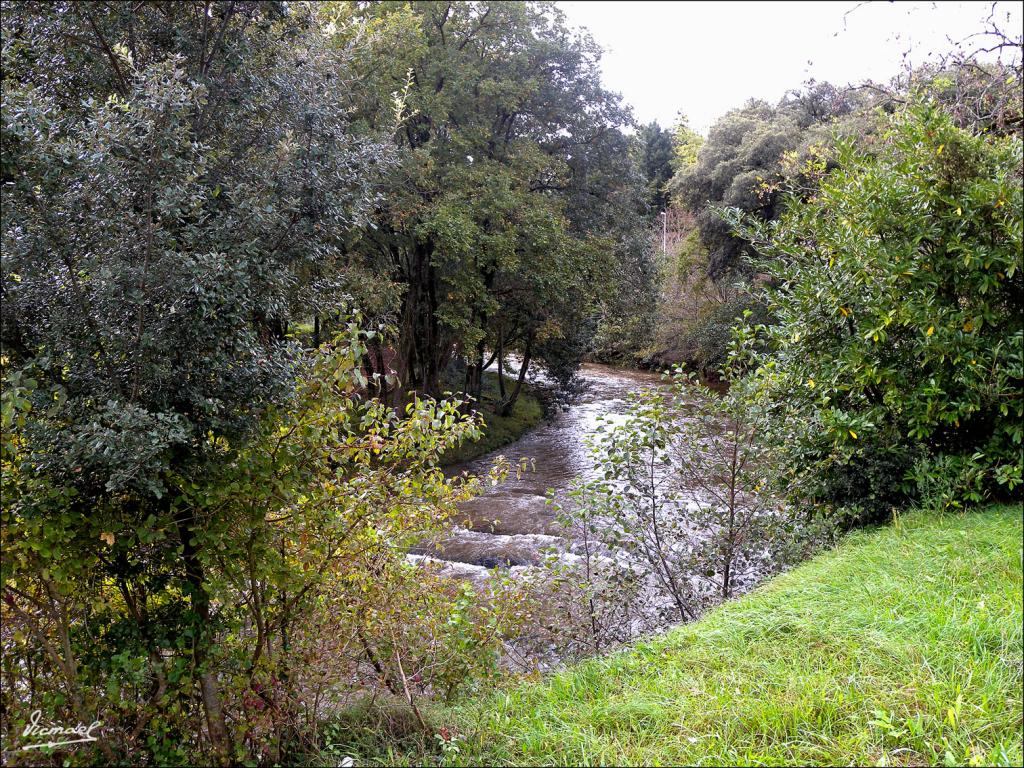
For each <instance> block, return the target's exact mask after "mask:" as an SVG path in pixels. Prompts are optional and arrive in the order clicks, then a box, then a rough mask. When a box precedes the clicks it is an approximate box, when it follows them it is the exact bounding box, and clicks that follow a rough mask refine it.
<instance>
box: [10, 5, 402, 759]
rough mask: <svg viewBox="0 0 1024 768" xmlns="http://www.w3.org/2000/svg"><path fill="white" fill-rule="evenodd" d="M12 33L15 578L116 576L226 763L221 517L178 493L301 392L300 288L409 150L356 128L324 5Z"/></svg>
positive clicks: (30, 14) (116, 15)
mask: <svg viewBox="0 0 1024 768" xmlns="http://www.w3.org/2000/svg"><path fill="white" fill-rule="evenodd" d="M3 37H4V48H3V65H4V66H3V70H4V80H3V101H4V109H3V122H2V136H3V164H2V166H3V174H4V177H3V185H2V211H3V212H2V237H3V261H2V284H0V285H2V299H3V301H2V314H0V321H2V324H0V339H2V345H3V360H4V368H5V370H6V371H7V372H8V373H9V374H10V376H11V377H13V378H10V379H8V381H7V383H6V384H5V410H8V411H9V413H10V414H13V413H14V412H15V411H14V410H10V409H11V408H14V409H15V410H17V412H18V413H21V414H22V415H24V414H25V413H28V414H30V416H29V417H27V418H25V419H24V420H23V423H22V424H21V426H20V428H19V430H18V433H17V435H16V437H15V438H13V439H14V440H15V442H14V443H12V444H11V445H10V446H9V448H10V451H9V453H8V455H7V458H8V459H9V462H8V463H7V464H6V465H5V483H4V505H3V515H4V520H3V523H4V535H5V544H6V545H7V546H8V547H11V548H12V549H13V550H14V551H16V552H17V553H18V554H17V555H15V556H14V558H13V559H12V560H10V561H9V560H7V559H6V558H5V571H4V580H5V589H6V590H8V591H6V592H5V595H6V596H7V597H9V598H10V599H11V600H14V599H15V597H14V596H15V595H17V599H19V600H28V601H29V603H30V604H31V607H28V606H26V607H25V610H35V609H36V608H37V607H38V606H39V605H41V606H43V610H46V611H59V607H60V605H61V604H65V603H67V601H77V597H76V596H75V594H74V590H75V589H76V587H77V586H80V585H81V584H82V583H84V582H95V581H97V580H98V581H107V580H109V583H110V584H116V585H117V586H118V588H119V589H120V590H121V594H122V599H123V601H124V606H125V607H126V609H127V614H126V615H124V616H122V617H120V620H123V621H125V622H126V623H127V624H126V625H127V626H129V627H130V629H129V630H126V631H129V632H131V633H133V634H134V635H135V636H136V637H138V638H141V639H140V642H141V645H142V647H143V648H144V649H145V654H144V655H143V658H144V659H148V661H147V662H144V663H146V664H149V670H150V673H151V674H152V675H153V676H154V677H153V679H154V680H157V679H159V675H160V674H161V670H164V669H165V668H166V667H165V663H164V660H163V658H164V657H163V656H162V654H163V653H165V652H170V653H172V654H178V655H182V654H188V655H189V656H190V658H191V660H192V664H193V666H194V668H195V670H196V676H195V678H194V682H195V685H196V687H197V690H198V691H199V695H200V697H201V700H202V704H203V708H204V711H205V719H206V726H207V729H206V730H207V736H208V738H209V740H210V742H211V743H212V745H213V754H214V756H215V757H216V759H218V760H220V761H224V760H228V759H229V754H230V750H231V743H230V738H229V733H228V731H227V726H226V723H225V718H224V711H223V705H222V701H221V696H220V692H219V690H218V689H219V681H218V678H217V676H216V675H215V674H214V673H213V671H212V670H211V668H210V666H209V664H208V661H209V651H210V649H211V647H212V646H213V644H214V643H215V637H216V621H215V609H214V605H213V604H212V603H211V586H210V583H209V578H210V577H209V562H208V561H207V559H206V557H205V554H204V550H205V548H206V547H207V546H209V545H210V539H209V537H210V536H211V534H210V532H209V530H208V525H210V524H211V522H216V516H215V515H214V516H213V517H212V518H209V517H206V516H205V515H204V513H205V510H200V509H198V508H197V507H195V506H194V505H191V504H189V503H187V502H186V501H185V495H184V494H185V492H186V489H187V488H189V487H190V485H191V484H192V483H195V482H198V478H201V477H202V476H203V475H204V474H205V473H206V471H207V470H208V466H209V464H210V463H211V462H213V463H216V462H218V461H220V460H222V459H223V456H222V453H223V446H224V445H228V446H235V447H237V446H240V445H244V444H245V442H246V441H247V439H249V437H250V436H251V435H252V434H253V432H254V430H255V429H256V428H257V426H258V425H259V424H260V420H261V418H262V416H263V414H264V413H265V411H266V409H267V408H269V407H270V406H272V405H274V404H276V403H280V402H282V401H283V400H284V399H286V398H287V397H288V396H289V394H290V392H291V390H292V385H293V381H294V370H293V363H294V349H293V347H292V345H291V344H290V343H289V342H288V340H287V338H286V334H287V324H288V319H289V313H290V311H291V307H292V304H293V302H294V297H295V294H296V289H297V288H298V286H299V283H300V282H301V281H302V279H303V277H304V275H306V274H308V272H309V271H310V269H311V268H312V267H313V266H315V265H318V264H324V263H327V262H330V261H331V260H333V259H335V258H336V257H337V255H338V253H339V249H340V247H341V243H342V241H343V239H344V237H345V234H346V232H348V231H350V230H351V229H352V228H353V227H354V226H357V225H358V224H360V223H361V222H363V221H365V219H366V217H367V215H368V213H369V211H370V210H371V208H372V207H373V205H374V204H375V202H376V200H375V196H374V193H373V189H372V185H373V183H374V180H375V179H376V178H377V177H378V173H379V168H381V167H383V166H385V165H387V163H388V158H389V152H388V151H387V149H386V148H385V147H384V146H383V145H382V144H380V143H379V142H375V141H373V140H368V139H360V138H358V137H356V136H354V135H352V133H351V132H350V131H349V124H348V121H347V119H346V116H345V115H346V110H347V101H348V96H349V92H348V86H347V85H346V81H345V79H344V78H340V77H337V76H336V75H335V74H334V73H337V72H339V71H343V70H344V68H345V66H346V61H347V60H348V59H349V58H351V57H352V56H354V51H353V50H352V49H349V48H345V47H335V48H329V47H328V46H326V45H325V37H324V36H323V35H322V34H321V32H320V29H319V27H318V25H317V23H316V18H315V16H314V15H313V14H312V13H311V12H310V9H309V8H307V7H303V6H298V7H290V6H287V5H285V4H283V3H281V4H277V3H228V4H209V3H175V4H164V3H137V4H120V3H110V4H107V3H88V4H79V3H58V4H47V3H38V4H36V3H26V4H5V7H4V14H3ZM16 382H25V385H24V387H22V386H21V384H18V383H16ZM29 382H30V383H31V384H29ZM8 387H10V390H8ZM19 387H21V388H20V389H19ZM9 391H10V393H11V397H12V398H17V399H15V400H12V401H11V405H8V403H7V400H6V398H7V397H8V393H9ZM15 392H20V393H21V394H18V395H15V394H13V393H15ZM11 418H14V417H13V415H11ZM8 472H9V474H8ZM8 563H11V567H12V568H13V567H15V564H17V567H18V570H17V571H15V572H12V571H9V570H8ZM15 574H16V576H15ZM147 595H149V597H147ZM33 601H36V602H33ZM75 604H76V605H79V606H80V603H77V602H76V603H75ZM158 605H161V606H163V607H162V608H158V607H157V606H158ZM54 615H57V614H54ZM62 615H64V616H65V618H66V617H67V614H62ZM62 628H63V637H64V639H68V632H69V631H70V629H71V628H70V627H68V626H67V625H66V622H65V624H64V625H62ZM168 649H169V651H168ZM67 651H68V648H67V647H65V648H64V649H63V652H62V656H63V660H62V661H61V663H60V667H61V669H62V670H63V673H64V674H63V677H64V681H63V685H64V687H65V690H66V691H67V692H68V696H69V699H67V700H69V701H70V702H71V705H72V710H73V714H71V715H70V719H72V720H74V719H82V720H84V721H86V722H88V721H91V719H92V718H89V717H85V716H84V714H82V713H81V712H80V708H81V707H82V706H84V702H83V700H82V698H81V697H80V695H79V692H80V691H81V690H82V689H81V688H80V687H79V685H80V683H82V682H87V681H82V680H78V679H76V678H77V675H78V672H81V669H78V670H77V671H76V665H75V664H74V662H73V660H72V659H71V658H70V657H68V654H67ZM156 689H157V686H156V684H155V683H154V690H156ZM55 701H58V700H55ZM58 703H59V702H58ZM144 726H145V721H140V722H139V723H137V724H136V725H135V726H133V727H138V728H140V729H141V728H142V727H144Z"/></svg>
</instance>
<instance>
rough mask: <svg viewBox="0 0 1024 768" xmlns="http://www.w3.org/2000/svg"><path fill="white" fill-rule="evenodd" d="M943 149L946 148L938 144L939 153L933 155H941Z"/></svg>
mask: <svg viewBox="0 0 1024 768" xmlns="http://www.w3.org/2000/svg"><path fill="white" fill-rule="evenodd" d="M945 148H946V145H945V144H939V151H938V152H936V153H935V154H936V155H941V154H942V150H944V149H945Z"/></svg>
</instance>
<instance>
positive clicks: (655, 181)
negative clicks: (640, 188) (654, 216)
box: [637, 122, 674, 211]
mask: <svg viewBox="0 0 1024 768" xmlns="http://www.w3.org/2000/svg"><path fill="white" fill-rule="evenodd" d="M672 138H673V134H672V132H671V131H668V130H665V129H664V128H662V127H661V126H660V125H658V123H657V122H653V123H648V124H647V125H645V126H643V127H642V128H641V129H640V132H639V133H638V134H637V143H638V153H639V155H640V157H639V164H640V168H641V170H642V171H643V174H644V178H646V179H647V190H648V201H649V202H648V204H649V205H650V207H651V208H652V209H653V210H654V211H664V210H665V209H666V208H667V207H668V191H667V190H666V189H665V185H666V184H667V183H668V180H669V179H671V178H672V163H673V158H674V146H673V141H672Z"/></svg>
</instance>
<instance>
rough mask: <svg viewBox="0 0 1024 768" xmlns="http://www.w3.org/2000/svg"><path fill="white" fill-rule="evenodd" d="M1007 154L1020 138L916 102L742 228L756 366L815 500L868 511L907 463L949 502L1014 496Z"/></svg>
mask: <svg viewBox="0 0 1024 768" xmlns="http://www.w3.org/2000/svg"><path fill="white" fill-rule="evenodd" d="M1021 160H1022V157H1021V140H1020V138H1019V137H1017V136H1012V135H1011V136H1004V137H990V136H986V135H983V134H980V135H979V134H973V133H971V132H968V131H965V130H962V129H960V128H957V127H956V126H955V125H954V123H953V120H952V119H951V118H950V116H949V115H948V114H947V113H946V112H945V111H944V110H943V109H941V108H939V107H937V106H936V105H935V104H934V102H931V101H927V100H926V101H925V102H924V103H923V104H920V105H916V106H914V107H913V108H910V109H907V110H906V111H904V112H901V113H899V114H898V115H897V116H895V117H894V118H892V119H891V121H890V124H889V126H888V129H887V131H886V132H885V134H884V136H883V139H882V142H881V144H880V145H876V146H875V147H874V153H873V154H867V153H866V152H864V151H863V150H860V149H858V148H857V147H856V146H854V145H853V143H852V142H846V143H844V144H842V145H841V147H840V149H839V152H838V157H837V160H836V162H837V163H838V166H839V167H838V168H837V169H836V170H835V171H833V172H832V173H831V174H830V175H828V176H827V177H826V178H825V179H824V181H823V182H822V184H821V186H820V189H819V190H818V191H817V192H815V193H814V194H813V195H812V196H811V197H809V198H806V199H802V198H792V199H790V200H789V202H788V207H787V209H786V212H785V214H784V215H783V216H782V218H781V219H779V220H778V221H777V222H774V223H771V224H758V223H756V222H751V221H750V220H749V219H747V220H746V223H745V224H743V225H742V226H741V227H740V231H741V232H742V234H743V236H744V237H746V238H749V239H750V240H751V241H753V242H754V243H755V246H756V248H757V249H758V250H759V251H760V252H761V253H763V254H765V257H766V258H765V259H763V260H760V261H759V262H758V266H759V267H760V268H762V269H764V270H766V271H768V272H769V273H770V274H771V275H772V276H773V278H774V280H775V284H776V285H777V286H778V288H777V289H769V290H768V291H767V292H766V299H767V301H768V302H769V304H770V307H771V310H772V312H773V314H774V316H775V318H776V319H777V322H778V324H777V325H775V326H772V327H770V328H769V329H767V330H766V334H767V343H768V350H769V351H768V352H767V353H766V355H765V357H764V358H763V360H762V363H761V366H760V367H759V368H758V369H757V371H756V373H755V374H754V376H755V378H756V379H757V382H758V384H759V387H760V392H761V394H760V396H761V397H763V398H766V399H767V400H769V401H770V402H772V403H773V404H774V406H773V407H775V408H776V409H777V410H778V423H780V424H788V425H789V427H787V428H795V429H796V430H797V434H793V435H790V436H789V439H787V440H786V444H787V445H788V446H789V447H790V448H791V454H790V458H789V468H790V473H791V474H792V477H794V478H795V477H800V476H803V477H804V478H805V479H806V480H807V482H808V483H809V485H808V486H807V487H811V488H813V490H812V494H813V495H815V496H817V497H818V498H822V499H827V500H831V501H834V502H837V503H841V504H846V505H861V507H862V511H863V512H864V513H865V514H866V515H868V516H870V517H872V518H877V517H880V516H883V515H885V514H886V513H887V512H888V511H889V509H890V508H891V507H892V506H893V505H894V504H897V503H899V502H900V501H901V499H904V498H905V494H906V492H907V491H908V490H912V488H910V489H908V488H907V486H906V481H907V480H908V479H910V477H909V475H910V473H911V470H912V469H913V467H914V465H915V462H922V461H923V462H925V463H924V464H919V465H918V466H919V470H921V471H919V472H918V474H919V475H921V474H923V475H928V474H929V473H930V472H933V471H934V469H932V470H929V468H928V462H936V461H938V462H940V463H941V464H942V466H943V467H945V469H944V470H943V471H945V472H947V473H952V475H953V476H954V477H955V478H956V483H955V486H956V487H955V490H956V493H955V495H954V496H953V497H951V498H950V499H948V501H949V502H951V503H960V502H963V501H978V500H981V499H982V498H985V497H986V496H989V495H992V494H996V495H1005V494H1010V493H1019V488H1020V484H1021V465H1020V451H1021V442H1022V433H1024V427H1022V421H1021V417H1022V415H1024V398H1022V397H1021V391H1022V389H1021V387H1022V384H1024V367H1022V366H1024V350H1022V345H1024V306H1022V299H1021V297H1022V295H1024V292H1022V283H1021V281H1022V279H1024V277H1022V270H1021V267H1022V264H1021V258H1022V257H1021V245H1022V242H1021V222H1022V197H1021ZM734 220H735V219H734Z"/></svg>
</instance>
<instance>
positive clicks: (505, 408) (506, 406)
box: [501, 334, 533, 416]
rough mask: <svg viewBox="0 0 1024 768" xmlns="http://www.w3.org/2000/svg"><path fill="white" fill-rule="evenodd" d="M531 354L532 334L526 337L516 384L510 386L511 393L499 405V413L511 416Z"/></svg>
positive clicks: (528, 368)
mask: <svg viewBox="0 0 1024 768" xmlns="http://www.w3.org/2000/svg"><path fill="white" fill-rule="evenodd" d="M532 354H533V334H530V335H529V336H527V337H526V346H525V348H524V349H523V362H522V363H521V364H520V366H519V378H517V379H516V385H515V386H514V387H513V388H512V394H511V395H510V396H509V398H508V399H507V400H505V401H504V402H503V403H502V405H501V415H502V416H511V415H512V409H513V408H514V407H515V405H516V400H518V399H519V392H520V391H521V390H522V388H523V381H524V380H525V379H526V372H527V371H528V370H530V356H531V355H532Z"/></svg>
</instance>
